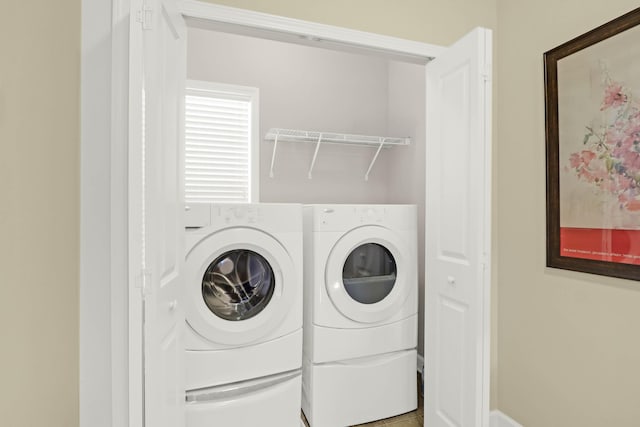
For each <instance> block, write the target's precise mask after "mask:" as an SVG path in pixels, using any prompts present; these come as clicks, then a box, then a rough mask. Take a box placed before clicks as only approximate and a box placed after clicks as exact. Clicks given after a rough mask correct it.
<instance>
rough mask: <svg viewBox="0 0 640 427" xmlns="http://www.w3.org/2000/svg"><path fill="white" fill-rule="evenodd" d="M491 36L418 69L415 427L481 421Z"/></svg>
mask: <svg viewBox="0 0 640 427" xmlns="http://www.w3.org/2000/svg"><path fill="white" fill-rule="evenodd" d="M490 49H491V34H490V32H489V31H488V30H484V29H477V30H474V31H473V32H472V33H470V34H469V35H467V36H465V37H464V38H463V39H461V40H460V41H458V42H457V43H456V44H454V45H453V46H452V47H451V48H449V49H448V50H447V51H446V52H444V54H442V55H440V56H438V57H437V58H436V59H435V60H434V61H432V62H431V63H429V64H428V66H427V150H426V151H427V159H426V168H427V183H426V190H427V194H426V212H427V215H426V221H425V230H426V240H425V246H426V247H425V257H426V260H425V268H426V271H425V425H429V426H434V427H435V426H465V427H472V426H483V425H486V423H487V422H488V405H487V403H488V393H489V389H488V380H487V378H488V369H489V365H488V324H489V323H488V322H489V317H488V316H489V311H488V304H487V301H488V298H487V297H488V293H489V287H490V280H489V277H490V276H489V270H488V269H489V266H488V257H489V250H490V242H489V239H488V237H489V236H490V232H489V230H488V227H489V225H490V217H491V215H490V205H491V194H490V174H491V169H490V161H489V160H490V144H491V138H490V136H489V123H490V120H489V111H488V108H487V106H488V105H489V104H490V99H489V96H490V82H489V75H488V70H490V52H491V50H490Z"/></svg>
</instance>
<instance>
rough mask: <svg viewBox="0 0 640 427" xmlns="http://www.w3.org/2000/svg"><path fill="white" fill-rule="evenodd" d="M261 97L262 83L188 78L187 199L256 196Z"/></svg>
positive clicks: (245, 199) (239, 199)
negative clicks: (252, 84)
mask: <svg viewBox="0 0 640 427" xmlns="http://www.w3.org/2000/svg"><path fill="white" fill-rule="evenodd" d="M257 99H258V90H257V89H256V88H248V87H242V86H231V85H222V84H217V83H211V82H201V81H188V82H187V88H186V98H185V201H186V202H236V203H243V202H251V201H254V197H253V195H254V194H257V188H256V187H257V185H256V183H257V177H258V174H257V163H258V162H257V159H255V157H257V135H258V129H257V123H258V121H257V104H258V102H257Z"/></svg>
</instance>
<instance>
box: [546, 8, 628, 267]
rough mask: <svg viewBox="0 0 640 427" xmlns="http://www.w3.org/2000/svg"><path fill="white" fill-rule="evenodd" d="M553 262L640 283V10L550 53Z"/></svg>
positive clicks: (548, 138) (548, 115)
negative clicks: (639, 281)
mask: <svg viewBox="0 0 640 427" xmlns="http://www.w3.org/2000/svg"><path fill="white" fill-rule="evenodd" d="M544 87H545V126H546V134H545V137H546V185H547V187H546V198H547V200H546V214H547V230H546V249H547V266H548V267H552V268H560V269H566V270H573V271H580V272H586V273H592V274H599V275H605V276H612V277H618V278H624V279H631V280H640V8H638V9H635V10H632V11H631V12H629V13H627V14H625V15H623V16H620V17H618V18H616V19H614V20H612V21H610V22H607V23H606V24H604V25H601V26H600V27H598V28H595V29H593V30H591V31H589V32H587V33H585V34H583V35H581V36H578V37H576V38H574V39H572V40H570V41H568V42H566V43H564V44H562V45H560V46H558V47H555V48H554V49H551V50H549V51H547V52H545V53H544Z"/></svg>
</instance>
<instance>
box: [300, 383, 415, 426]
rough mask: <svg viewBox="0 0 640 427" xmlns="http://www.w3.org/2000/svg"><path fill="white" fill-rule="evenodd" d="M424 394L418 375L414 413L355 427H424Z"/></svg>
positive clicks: (305, 422) (305, 423)
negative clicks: (416, 401) (416, 403)
mask: <svg viewBox="0 0 640 427" xmlns="http://www.w3.org/2000/svg"><path fill="white" fill-rule="evenodd" d="M422 404H423V400H422V394H421V393H420V375H418V409H416V410H415V411H413V412H408V413H406V414H402V415H398V416H397V417H391V418H385V419H383V420H378V421H374V422H371V423H366V424H358V425H357V426H353V427H367V426H368V427H380V426H384V427H422V426H423V425H424V407H423V406H422ZM303 421H304V425H305V426H306V427H309V423H307V420H306V419H305V418H304V415H303Z"/></svg>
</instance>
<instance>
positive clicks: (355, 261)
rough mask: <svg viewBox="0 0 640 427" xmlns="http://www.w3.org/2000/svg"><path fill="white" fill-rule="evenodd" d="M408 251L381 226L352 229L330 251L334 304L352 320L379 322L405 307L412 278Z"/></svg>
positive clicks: (327, 274) (330, 290)
mask: <svg viewBox="0 0 640 427" xmlns="http://www.w3.org/2000/svg"><path fill="white" fill-rule="evenodd" d="M409 259H410V257H409V248H408V247H407V244H406V243H405V242H403V241H402V240H401V239H400V238H399V237H398V235H397V234H395V233H393V232H392V231H391V230H389V229H387V228H384V227H380V226H364V227H360V228H356V229H354V230H351V231H350V232H348V233H347V234H345V235H344V236H342V238H340V240H338V241H337V242H336V244H335V245H334V246H333V248H332V249H331V252H330V254H329V258H328V260H327V266H326V271H325V278H326V289H327V293H328V294H329V297H330V298H331V301H332V303H333V305H334V306H335V307H336V309H338V311H340V312H341V313H342V314H343V315H345V316H346V317H348V318H349V319H351V320H355V321H357V322H363V323H375V322H380V321H383V320H385V319H388V318H389V317H391V316H393V315H394V314H395V313H396V312H397V311H398V310H399V309H400V308H401V307H402V305H403V304H404V302H405V300H406V299H407V296H408V295H409V291H410V289H411V286H415V283H411V282H410V280H411V279H410V278H411V277H413V275H412V274H410V272H409V269H410V268H412V267H411V266H410V265H408V260H409Z"/></svg>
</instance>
